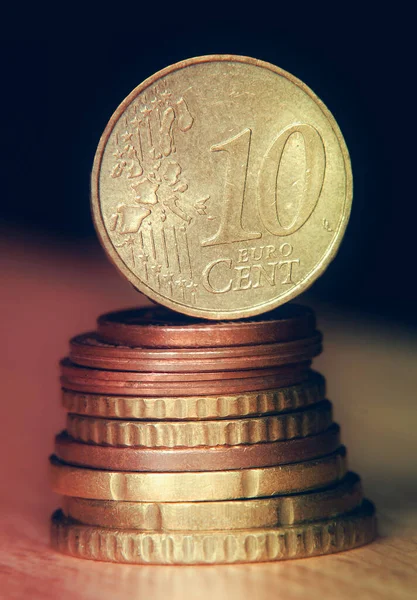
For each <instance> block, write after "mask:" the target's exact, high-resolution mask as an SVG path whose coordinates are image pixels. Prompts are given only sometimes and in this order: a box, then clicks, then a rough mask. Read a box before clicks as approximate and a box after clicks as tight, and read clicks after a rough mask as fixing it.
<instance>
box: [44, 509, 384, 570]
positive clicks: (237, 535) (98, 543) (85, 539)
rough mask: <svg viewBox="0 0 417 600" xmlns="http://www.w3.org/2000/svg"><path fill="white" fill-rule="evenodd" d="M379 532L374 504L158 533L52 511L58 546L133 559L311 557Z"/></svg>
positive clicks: (212, 561)
mask: <svg viewBox="0 0 417 600" xmlns="http://www.w3.org/2000/svg"><path fill="white" fill-rule="evenodd" d="M375 535H376V518H375V508H374V506H373V504H372V503H371V502H369V501H367V500H364V501H363V503H362V504H361V506H360V507H359V508H357V509H355V510H354V511H352V512H349V513H345V514H343V515H340V516H337V517H332V518H331V519H325V520H320V521H312V522H308V523H303V524H301V525H288V526H286V527H285V526H284V527H274V528H272V527H271V528H262V529H261V528H260V529H254V528H251V529H242V530H235V531H233V530H232V531H230V530H229V531H201V532H196V531H187V532H180V533H177V532H175V533H174V532H169V533H153V532H144V533H142V532H139V531H135V530H134V529H130V530H129V529H127V530H123V529H122V530H117V529H106V528H102V527H92V526H90V525H82V524H80V523H77V522H75V521H73V520H72V519H68V518H67V517H65V516H64V515H63V514H62V512H61V511H57V512H55V513H54V515H52V529H51V540H52V545H53V547H54V548H55V549H56V550H58V551H59V552H62V553H64V554H70V555H71V556H76V557H78V558H89V559H92V560H106V561H111V562H120V563H134V564H164V565H169V564H222V563H242V562H263V561H276V560H286V559H290V558H307V557H309V556H318V555H322V554H332V553H334V552H341V551H343V550H350V549H351V548H357V547H358V546H362V545H364V544H367V543H369V542H371V541H372V540H373V539H374V538H375Z"/></svg>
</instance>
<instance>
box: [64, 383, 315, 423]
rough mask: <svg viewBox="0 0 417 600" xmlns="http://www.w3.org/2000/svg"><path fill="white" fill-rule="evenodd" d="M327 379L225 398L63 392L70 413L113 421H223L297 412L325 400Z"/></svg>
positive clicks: (223, 396)
mask: <svg viewBox="0 0 417 600" xmlns="http://www.w3.org/2000/svg"><path fill="white" fill-rule="evenodd" d="M325 387H326V382H325V379H324V377H323V376H322V375H320V373H317V372H315V371H311V372H310V375H309V378H308V379H307V380H306V381H305V382H303V383H301V384H298V385H293V386H291V387H282V388H277V389H272V390H265V391H263V392H247V393H246V392H243V393H241V394H234V395H222V396H179V397H159V398H158V397H157V398H151V397H146V396H131V397H129V396H109V395H105V396H102V395H97V394H83V393H80V392H74V391H71V390H66V389H64V390H62V403H63V405H64V407H65V408H66V410H67V411H68V412H70V413H76V414H79V415H91V416H95V417H103V418H110V419H154V420H158V419H216V418H217V419H220V418H228V417H248V416H255V415H265V414H268V413H280V412H284V411H290V410H296V409H297V408H302V407H304V406H310V405H311V404H315V403H316V402H319V401H320V400H323V399H324V397H325V391H326V390H325Z"/></svg>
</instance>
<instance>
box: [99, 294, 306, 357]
mask: <svg viewBox="0 0 417 600" xmlns="http://www.w3.org/2000/svg"><path fill="white" fill-rule="evenodd" d="M97 325H98V327H97V331H98V336H99V337H100V338H101V339H102V340H104V341H108V342H110V343H114V344H121V345H124V346H141V347H149V348H193V347H196V348H214V347H218V346H244V345H254V344H269V343H277V342H288V341H292V340H298V339H302V338H306V337H309V336H310V335H312V333H313V331H314V329H315V325H316V319H315V316H314V313H313V311H312V310H311V309H310V308H308V307H306V306H301V305H298V304H286V305H284V306H280V307H279V308H277V309H275V310H272V311H271V312H269V313H267V314H266V315H265V314H264V315H262V316H258V317H252V318H251V319H246V320H241V321H239V322H233V321H220V322H218V323H209V322H207V321H204V320H202V319H195V318H192V317H187V316H186V315H180V314H178V313H175V312H174V311H171V310H169V309H166V308H163V307H160V306H150V307H145V308H139V309H131V310H123V311H118V312H113V313H108V314H106V315H102V316H101V317H99V319H98V321H97Z"/></svg>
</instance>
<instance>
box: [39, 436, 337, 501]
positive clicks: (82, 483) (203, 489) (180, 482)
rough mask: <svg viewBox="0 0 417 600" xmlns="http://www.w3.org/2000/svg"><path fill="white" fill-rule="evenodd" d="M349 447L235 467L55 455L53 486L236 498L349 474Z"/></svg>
mask: <svg viewBox="0 0 417 600" xmlns="http://www.w3.org/2000/svg"><path fill="white" fill-rule="evenodd" d="M345 457H346V450H345V448H344V447H343V446H342V447H341V448H340V449H339V450H337V451H336V452H333V453H332V454H329V455H327V456H324V457H322V458H317V459H313V460H309V461H304V462H298V463H292V464H287V465H280V466H276V467H265V468H259V469H240V470H234V471H231V470H230V471H199V472H190V473H188V472H183V473H138V472H119V471H101V470H95V469H86V468H81V467H72V466H69V465H66V464H64V463H62V462H60V461H59V460H58V459H57V458H56V457H51V461H50V476H51V485H52V489H53V491H54V492H56V493H57V494H61V495H63V496H76V497H78V498H92V499H95V500H122V501H125V500H126V501H133V502H194V501H208V500H237V499H239V498H259V497H262V496H274V495H277V494H289V493H293V492H300V491H307V490H311V489H320V488H323V487H326V486H328V485H332V484H334V483H336V482H337V481H340V479H342V478H343V477H344V476H345V475H346V460H345Z"/></svg>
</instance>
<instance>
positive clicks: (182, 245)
mask: <svg viewBox="0 0 417 600" xmlns="http://www.w3.org/2000/svg"><path fill="white" fill-rule="evenodd" d="M351 200H352V175H351V170H350V162H349V155H348V151H347V148H346V146H345V143H344V140H343V137H342V134H341V132H340V130H339V128H338V126H337V124H336V122H335V120H334V119H333V117H332V115H331V114H330V112H329V111H328V109H327V108H326V107H325V106H324V105H323V103H322V102H321V101H320V100H319V99H318V98H317V96H315V94H314V93H313V92H312V91H311V90H310V89H309V88H308V87H307V86H306V85H305V84H304V83H302V82H301V81H299V80H298V79H296V78H295V77H294V76H293V75H290V74H289V73H286V72H285V71H283V70H282V69H279V68H278V67H275V66H273V65H271V64H269V63H265V62H262V61H259V60H255V59H252V58H247V57H241V56H230V55H215V56H205V57H199V58H193V59H189V60H186V61H183V62H180V63H177V64H175V65H172V66H170V67H167V68H166V69H163V70H162V71H160V72H159V73H156V74H155V75H153V76H152V77H150V78H149V79H147V80H146V81H144V82H143V83H142V84H141V85H139V86H138V87H137V88H136V89H135V90H133V92H132V93H131V94H130V95H129V96H128V97H127V98H126V99H125V100H124V101H123V102H122V104H121V105H120V106H119V108H118V109H117V110H116V112H115V113H114V115H113V116H112V118H111V119H110V121H109V124H108V125H107V127H106V129H105V131H104V133H103V135H102V137H101V140H100V143H99V146H98V149H97V153H96V157H95V161H94V168H93V173H92V209H93V216H94V222H95V226H96V229H97V232H98V235H99V238H100V241H101V243H102V244H103V246H104V248H105V250H106V252H107V254H108V256H109V257H110V259H111V260H112V261H113V263H114V264H115V265H116V267H117V268H118V270H119V271H120V272H121V273H122V274H123V275H124V276H125V277H126V278H127V279H128V280H129V281H130V282H131V283H132V284H133V285H134V286H135V287H137V289H138V290H140V291H141V292H143V293H144V294H146V295H147V296H149V297H150V298H152V299H153V300H155V301H157V302H159V303H160V304H163V305H165V306H168V307H169V308H171V309H173V310H176V311H178V312H182V313H185V314H189V315H192V316H196V317H200V318H205V319H238V318H242V317H251V316H253V315H257V314H261V313H263V312H265V311H268V310H271V309H273V308H274V307H277V306H278V305H281V304H283V303H285V302H287V301H289V300H291V299H293V298H295V297H296V296H298V295H299V294H300V293H301V292H303V291H304V290H305V289H306V288H307V287H309V286H310V285H311V284H312V283H313V281H314V280H315V279H316V278H317V277H318V276H319V275H321V273H322V272H323V271H324V269H325V268H326V267H327V265H328V264H329V262H330V261H331V260H332V259H333V258H334V256H335V254H336V252H337V249H338V247H339V244H340V242H341V240H342V237H343V234H344V231H345V228H346V225H347V221H348V218H349V213H350V206H351ZM191 345H192V344H191Z"/></svg>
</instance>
